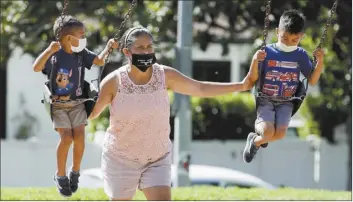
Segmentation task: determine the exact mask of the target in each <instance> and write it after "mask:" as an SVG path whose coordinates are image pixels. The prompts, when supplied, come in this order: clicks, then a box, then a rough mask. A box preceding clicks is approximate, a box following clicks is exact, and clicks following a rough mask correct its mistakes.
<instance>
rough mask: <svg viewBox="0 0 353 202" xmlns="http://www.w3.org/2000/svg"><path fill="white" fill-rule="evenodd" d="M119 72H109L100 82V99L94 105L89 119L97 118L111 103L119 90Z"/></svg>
mask: <svg viewBox="0 0 353 202" xmlns="http://www.w3.org/2000/svg"><path fill="white" fill-rule="evenodd" d="M117 76H118V75H117V74H116V72H115V71H114V72H112V73H110V74H108V75H107V76H106V77H105V78H104V79H103V80H102V82H101V83H100V89H101V90H100V93H99V95H98V100H97V102H96V104H95V105H94V108H93V110H92V113H91V115H90V116H89V117H88V119H89V120H92V119H95V118H97V117H98V116H99V115H100V113H102V111H103V110H104V108H105V107H106V106H107V105H108V104H110V103H111V102H112V101H113V99H114V97H115V95H116V92H117V90H118V85H119V84H118V82H117V80H118V79H117Z"/></svg>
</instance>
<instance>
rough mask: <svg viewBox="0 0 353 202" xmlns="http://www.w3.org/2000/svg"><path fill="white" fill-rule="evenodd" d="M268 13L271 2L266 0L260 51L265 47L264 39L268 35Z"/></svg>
mask: <svg viewBox="0 0 353 202" xmlns="http://www.w3.org/2000/svg"><path fill="white" fill-rule="evenodd" d="M270 12H271V0H268V1H267V5H266V16H265V25H264V30H263V39H262V45H261V49H262V50H263V49H265V46H266V38H267V34H268V27H269V24H270V19H269V16H270Z"/></svg>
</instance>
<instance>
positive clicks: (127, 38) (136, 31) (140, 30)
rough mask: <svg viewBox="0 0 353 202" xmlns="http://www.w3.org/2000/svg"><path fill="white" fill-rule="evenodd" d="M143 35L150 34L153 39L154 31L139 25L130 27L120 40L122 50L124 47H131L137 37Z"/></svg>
mask: <svg viewBox="0 0 353 202" xmlns="http://www.w3.org/2000/svg"><path fill="white" fill-rule="evenodd" d="M142 35H148V36H149V37H151V39H152V40H153V36H152V33H151V32H150V31H149V30H148V29H147V28H145V27H142V26H139V27H133V28H130V29H128V30H127V31H126V32H125V33H124V35H123V36H122V37H121V40H120V42H119V47H120V51H121V50H123V49H124V48H128V49H129V48H130V47H131V45H132V44H133V43H134V42H135V41H136V38H137V37H139V36H142Z"/></svg>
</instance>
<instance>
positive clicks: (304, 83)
mask: <svg viewBox="0 0 353 202" xmlns="http://www.w3.org/2000/svg"><path fill="white" fill-rule="evenodd" d="M271 1H272V0H268V1H267V4H266V14H265V23H264V30H263V38H262V45H261V49H262V50H264V49H265V46H266V38H267V34H268V27H269V23H270V20H269V15H270V12H271ZM338 2H339V0H335V2H334V3H333V5H332V8H331V9H330V16H329V18H328V19H327V21H326V25H325V28H324V32H323V33H322V35H321V38H320V43H319V44H318V45H317V47H316V49H315V50H317V49H320V48H321V47H322V44H323V42H324V40H325V38H326V36H327V30H328V28H329V26H331V24H332V17H333V16H334V13H335V12H336V8H337V4H338ZM316 63H317V61H316V58H315V57H314V60H313V61H312V64H313V67H315V66H316ZM258 67H259V79H258V81H257V82H256V85H255V87H254V91H253V92H254V94H255V101H256V108H257V107H258V98H260V97H271V98H273V96H267V95H266V94H264V93H262V87H263V82H264V81H263V80H264V79H263V78H264V68H261V67H262V62H261V63H259V66H258ZM313 69H314V68H312V71H313ZM312 71H311V72H310V74H309V75H311V73H312ZM307 91H308V78H303V80H301V81H299V85H298V88H297V90H296V92H295V94H294V96H275V98H279V99H282V100H286V101H292V102H293V104H294V107H293V111H292V116H294V114H295V113H296V112H297V111H298V110H299V108H300V106H301V104H302V103H303V101H304V99H305V98H306V95H307Z"/></svg>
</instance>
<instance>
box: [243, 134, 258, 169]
mask: <svg viewBox="0 0 353 202" xmlns="http://www.w3.org/2000/svg"><path fill="white" fill-rule="evenodd" d="M256 137H257V134H256V133H249V135H248V138H247V139H246V145H245V149H244V153H243V160H244V162H246V163H250V162H251V161H252V160H253V158H254V157H255V155H256V153H257V151H258V150H259V148H257V147H256V145H255V143H254V140H255V138H256Z"/></svg>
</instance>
